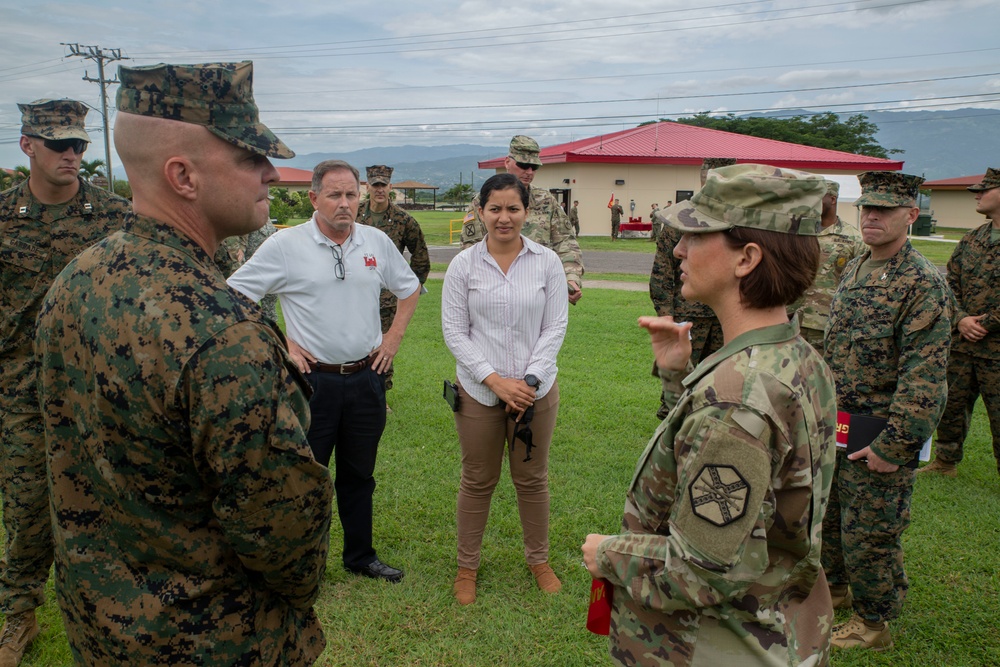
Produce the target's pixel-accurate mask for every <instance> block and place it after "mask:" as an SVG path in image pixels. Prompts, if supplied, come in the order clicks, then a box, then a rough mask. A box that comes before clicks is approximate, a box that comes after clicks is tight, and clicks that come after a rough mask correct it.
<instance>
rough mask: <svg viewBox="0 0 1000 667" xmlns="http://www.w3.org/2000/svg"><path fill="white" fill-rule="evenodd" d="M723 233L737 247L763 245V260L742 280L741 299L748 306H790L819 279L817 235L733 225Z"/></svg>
mask: <svg viewBox="0 0 1000 667" xmlns="http://www.w3.org/2000/svg"><path fill="white" fill-rule="evenodd" d="M722 237H723V238H724V239H725V241H726V244H727V245H728V246H729V247H730V248H733V249H734V250H737V249H739V248H742V247H743V246H745V245H747V244H748V243H756V244H757V245H758V246H760V249H761V260H760V263H759V264H758V265H757V266H756V267H755V268H754V270H753V271H751V272H750V274H749V275H746V276H744V277H743V279H742V280H741V281H740V301H741V303H742V304H743V305H744V306H746V307H748V308H758V309H765V308H774V307H776V306H787V305H788V304H790V303H792V302H793V301H795V300H796V299H798V298H799V297H800V296H802V294H803V293H804V292H805V291H806V290H807V289H808V288H809V286H810V285H812V284H813V281H814V280H815V279H816V270H817V269H818V268H819V254H820V253H819V242H818V241H817V240H816V237H815V236H804V235H799V234H783V233H781V232H772V231H768V230H765V229H751V228H748V227H733V228H732V229H728V230H726V231H724V232H722Z"/></svg>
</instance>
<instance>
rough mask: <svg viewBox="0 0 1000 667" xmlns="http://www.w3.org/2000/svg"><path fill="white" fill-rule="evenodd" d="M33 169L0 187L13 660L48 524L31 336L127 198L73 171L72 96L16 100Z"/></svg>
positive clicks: (77, 132)
mask: <svg viewBox="0 0 1000 667" xmlns="http://www.w3.org/2000/svg"><path fill="white" fill-rule="evenodd" d="M18 108H19V109H20V110H21V114H22V115H21V123H22V125H21V135H22V136H21V140H20V145H21V150H22V151H24V153H25V155H27V156H28V160H29V164H30V167H31V175H30V176H29V177H28V179H27V180H25V181H24V182H22V183H21V184H20V185H18V186H16V187H14V188H11V189H10V190H7V191H6V192H4V193H2V194H0V493H2V494H3V522H4V529H5V531H6V549H5V556H4V559H3V567H2V572H0V611H3V613H4V614H5V615H6V621H5V623H4V627H3V631H2V632H0V665H2V666H4V667H6V666H8V665H16V664H17V663H18V662H19V661H20V659H21V656H22V655H23V653H24V650H25V648H26V647H27V645H28V644H29V643H30V642H31V640H32V639H33V638H34V637H35V635H37V634H38V631H39V628H38V625H37V623H36V620H35V608H36V607H38V606H39V605H41V604H42V603H43V602H44V601H45V580H46V579H48V576H49V567H50V566H51V565H52V525H51V522H50V520H49V494H48V486H47V482H46V479H45V440H44V437H43V434H42V416H41V414H40V413H39V409H38V394H37V390H36V381H37V375H38V368H37V366H36V364H35V359H34V354H33V352H32V349H31V342H32V340H33V339H34V337H35V318H36V317H37V315H38V309H39V307H40V306H41V303H42V297H44V296H45V292H46V290H48V288H49V285H51V284H52V281H53V280H54V279H55V277H56V275H58V273H59V272H60V271H62V269H63V267H64V266H66V263H67V262H69V260H71V259H72V258H73V257H74V256H76V254H77V253H79V252H80V251H81V250H83V249H84V248H86V247H87V246H89V245H91V244H93V243H96V242H97V241H99V240H100V239H102V238H104V237H105V236H107V235H108V234H110V233H111V232H112V231H115V230H117V229H119V228H121V227H122V223H123V222H124V221H125V220H126V217H127V216H128V215H129V211H130V208H131V206H130V204H129V203H128V202H127V201H125V200H124V199H122V198H120V197H117V196H115V195H113V194H110V193H108V192H107V191H105V190H101V189H98V188H96V187H94V186H93V185H91V184H90V183H88V182H87V181H85V180H83V179H82V178H80V176H79V173H78V172H79V170H80V161H81V160H82V159H83V152H84V151H85V150H86V149H87V144H88V143H89V142H90V137H89V136H88V135H87V132H86V131H85V130H84V117H85V116H86V115H87V107H86V106H84V105H83V104H82V103H81V102H76V101H73V100H38V101H36V102H32V103H31V104H19V105H18Z"/></svg>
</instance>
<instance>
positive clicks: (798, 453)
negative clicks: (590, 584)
mask: <svg viewBox="0 0 1000 667" xmlns="http://www.w3.org/2000/svg"><path fill="white" fill-rule="evenodd" d="M823 192H824V185H823V179H821V178H819V177H818V176H815V175H812V174H806V173H804V172H796V171H791V170H777V169H775V168H774V167H764V166H762V165H740V166H736V167H729V168H728V169H720V170H717V171H716V172H713V174H712V175H711V176H710V178H709V181H708V183H707V184H706V186H705V187H704V188H703V189H702V191H701V192H700V193H698V194H696V195H695V196H694V198H693V199H692V200H691V201H690V202H684V203H683V204H678V205H677V206H674V207H673V208H670V209H667V210H666V211H665V215H666V216H667V221H668V223H667V224H668V225H671V226H672V227H675V228H679V231H681V232H683V233H685V234H690V235H692V236H693V235H700V236H705V237H707V236H710V234H702V233H705V232H709V233H710V232H721V231H723V230H727V229H731V228H733V227H741V228H751V229H761V230H769V231H772V232H782V233H786V234H800V235H810V236H814V235H816V234H817V233H818V231H819V221H820V200H821V199H822V196H823ZM751 193H752V194H751ZM703 196H704V197H705V198H704V199H703ZM708 198H710V199H708ZM706 200H707V201H710V202H712V203H713V205H711V206H709V205H707V202H706ZM719 202H724V203H725V206H726V209H727V210H726V213H725V216H724V219H723V217H722V216H721V215H720V212H719V209H720V207H719V204H718V203H719ZM705 242H708V240H706V241H705ZM758 247H759V246H758ZM816 253H817V255H818V249H817V250H816ZM686 257H687V258H688V259H690V255H687V256H686ZM703 257H704V256H703ZM703 261H706V260H703ZM701 266H702V267H703V268H704V267H705V266H707V264H702V265H701ZM755 270H756V269H755ZM807 273H808V271H806V270H802V267H800V270H799V271H798V275H799V277H798V279H797V282H796V285H799V287H798V289H804V288H805V286H806V280H807V278H806V277H805V276H806V274H807ZM702 284H706V283H702ZM717 284H718V283H716V285H717ZM734 286H735V285H734V284H733V283H727V284H726V286H725V289H726V291H727V296H726V297H724V298H726V299H733V298H739V297H738V296H735V295H733V296H729V295H731V294H732V291H733V288H734ZM775 292H776V290H775V289H774V288H771V289H770V290H768V291H765V292H763V294H767V295H768V296H770V295H772V294H775ZM763 294H762V295H761V296H760V297H759V298H761V299H764V298H767V297H765V296H763ZM774 310H775V309H774V308H771V309H769V310H768V309H763V308H759V307H758V308H749V307H748V308H746V311H752V314H751V315H749V317H753V318H755V320H754V321H756V322H761V321H762V320H763V322H764V323H763V325H760V326H756V327H750V328H748V330H746V331H743V330H741V329H739V326H738V325H736V326H735V328H736V330H737V331H738V333H737V335H735V336H734V338H733V340H731V341H728V344H727V345H726V346H725V347H723V348H722V349H721V350H719V352H718V353H716V355H714V356H713V357H712V358H711V359H710V360H703V361H702V362H701V363H700V364H699V365H698V367H697V368H695V369H693V371H692V368H691V364H690V361H689V360H688V358H687V354H686V352H687V351H688V350H685V348H684V343H682V342H681V341H682V340H683V339H685V338H686V336H684V332H685V329H684V326H683V325H682V326H678V324H679V323H677V322H675V321H674V320H673V319H672V318H669V317H663V318H647V317H644V318H640V326H644V327H647V328H648V329H649V330H650V334H651V336H652V342H653V350H654V354H655V355H656V359H657V363H658V365H659V366H660V368H661V369H663V370H662V371H661V372H662V377H663V387H664V391H665V392H666V393H667V394H668V396H669V403H670V405H671V407H672V410H671V412H670V414H669V416H668V417H667V418H666V419H665V420H664V421H663V422H662V423H661V424H660V426H659V428H657V430H656V433H655V434H654V435H653V438H652V439H651V440H650V442H649V444H648V445H647V447H646V450H645V452H644V453H643V455H642V456H641V457H640V459H639V463H638V465H637V467H636V472H635V475H634V477H633V480H632V484H631V487H630V489H629V491H628V493H627V497H626V502H625V512H624V517H623V519H622V528H623V532H622V534H620V535H615V536H605V535H596V534H593V535H588V536H587V539H586V541H585V543H584V545H583V555H584V564H585V565H586V566H587V568H588V570H589V571H590V573H591V574H592V575H593V576H594V577H595V578H596V579H604V580H606V581H607V582H609V583H610V584H611V585H612V586H613V589H614V593H613V595H612V598H611V604H612V612H611V633H610V644H611V649H610V652H611V657H612V659H613V660H614V662H615V663H616V664H620V665H629V666H633V665H643V666H651V665H663V666H670V667H686V666H690V665H741V666H743V665H825V664H826V661H827V658H828V653H829V637H830V627H831V626H832V624H833V608H832V606H831V603H830V597H829V591H828V588H827V584H826V579H825V577H824V576H823V570H822V568H821V567H820V550H821V544H822V539H821V521H822V516H823V512H824V509H825V505H826V499H827V497H828V494H829V488H830V482H831V479H832V477H833V457H834V451H833V450H834V437H835V426H836V423H835V415H836V396H835V389H834V385H833V377H832V376H831V374H830V371H829V369H828V368H827V366H826V364H825V363H823V359H822V357H821V356H820V355H819V353H818V352H816V350H814V349H813V348H812V347H810V346H809V345H807V344H806V343H805V342H804V341H803V340H801V339H800V338H799V336H798V335H797V334H798V326H797V325H796V324H795V321H794V320H793V321H791V322H789V321H787V319H786V318H785V317H784V312H783V310H782V308H781V307H780V306H779V307H778V308H777V313H776V314H775V313H774V312H773V311H774ZM746 311H744V312H746ZM732 312H733V311H732V310H731V309H730V310H729V313H730V318H729V321H730V324H731V325H732V323H733V320H734V318H733V316H732ZM765 313H767V314H766V315H764V314H765ZM743 314H744V313H740V315H743ZM737 317H739V315H738V316H737ZM779 318H780V319H779ZM781 320H784V321H783V322H782V321H781ZM742 321H743V322H746V321H748V320H746V319H743V320H742ZM688 349H689V348H688Z"/></svg>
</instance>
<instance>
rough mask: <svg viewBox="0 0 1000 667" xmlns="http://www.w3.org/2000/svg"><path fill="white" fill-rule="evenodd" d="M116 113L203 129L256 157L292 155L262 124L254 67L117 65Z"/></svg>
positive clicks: (229, 64)
mask: <svg viewBox="0 0 1000 667" xmlns="http://www.w3.org/2000/svg"><path fill="white" fill-rule="evenodd" d="M118 78H119V79H120V80H121V86H120V87H119V88H118V97H117V104H118V110H119V111H121V112H123V113H131V114H137V115H139V116H151V117H154V118H166V119H168V120H179V121H181V122H182V123H193V124H195V125H203V126H204V127H206V128H207V129H208V131H209V132H211V133H212V134H214V135H215V136H217V137H219V138H220V139H222V140H224V141H228V142H229V143H231V144H233V145H234V146H239V147H240V148H245V149H246V150H248V151H251V152H253V153H257V154H259V155H266V156H268V157H276V158H290V157H295V153H294V152H292V150H291V149H289V148H288V146H286V145H285V144H284V143H283V142H282V141H281V139H278V137H276V136H275V135H274V133H273V132H271V130H269V129H267V127H266V126H265V125H264V124H263V123H261V122H260V114H259V112H258V110H257V105H256V104H255V103H254V100H253V63H252V62H250V61H249V60H244V61H243V62H238V63H204V64H200V65H167V64H165V63H160V64H159V65H148V66H144V67H126V66H125V65H121V66H119V67H118Z"/></svg>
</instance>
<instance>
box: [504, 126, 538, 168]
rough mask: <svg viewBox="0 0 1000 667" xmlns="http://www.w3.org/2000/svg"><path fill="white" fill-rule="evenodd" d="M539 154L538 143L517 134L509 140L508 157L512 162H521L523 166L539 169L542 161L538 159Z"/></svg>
mask: <svg viewBox="0 0 1000 667" xmlns="http://www.w3.org/2000/svg"><path fill="white" fill-rule="evenodd" d="M539 152H540V149H539V148H538V142H537V141H535V140H534V139H532V138H531V137H526V136H524V135H523V134H518V135H516V136H515V137H514V138H513V139H511V140H510V152H509V153H508V155H509V156H510V159H511V160H513V161H514V162H523V163H524V164H533V165H535V166H538V167H541V166H542V159H541V158H540V157H538V153H539Z"/></svg>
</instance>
